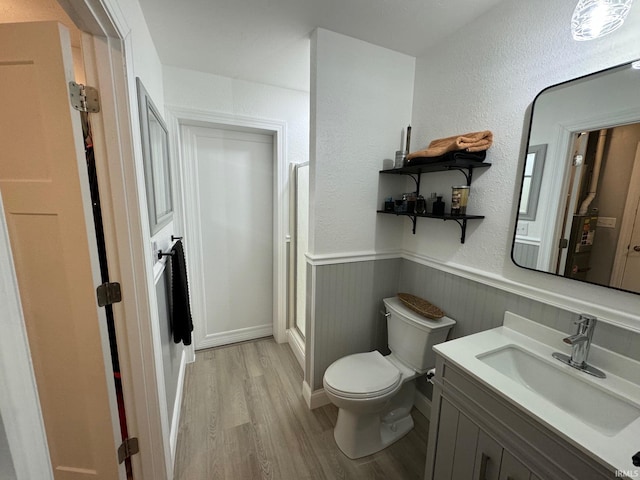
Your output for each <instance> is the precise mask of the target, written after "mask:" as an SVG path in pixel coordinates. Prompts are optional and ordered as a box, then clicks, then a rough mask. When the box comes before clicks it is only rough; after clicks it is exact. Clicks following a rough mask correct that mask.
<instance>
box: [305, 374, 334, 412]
mask: <svg viewBox="0 0 640 480" xmlns="http://www.w3.org/2000/svg"><path fill="white" fill-rule="evenodd" d="M302 396H303V397H304V401H305V402H306V403H307V407H309V410H313V409H316V408H319V407H324V406H325V405H329V404H330V403H331V400H329V397H327V394H326V393H325V391H324V388H321V389H320V390H316V391H315V392H313V393H312V392H311V387H310V386H309V384H308V383H307V382H306V381H305V382H302Z"/></svg>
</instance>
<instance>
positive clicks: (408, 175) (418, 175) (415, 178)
mask: <svg viewBox="0 0 640 480" xmlns="http://www.w3.org/2000/svg"><path fill="white" fill-rule="evenodd" d="M407 177H411V178H412V179H413V181H414V182H416V195H420V174H417V175H414V174H413V173H407ZM414 233H415V232H414Z"/></svg>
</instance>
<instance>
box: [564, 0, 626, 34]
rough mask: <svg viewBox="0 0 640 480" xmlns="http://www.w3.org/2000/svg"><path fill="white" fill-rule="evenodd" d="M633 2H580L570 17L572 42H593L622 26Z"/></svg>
mask: <svg viewBox="0 0 640 480" xmlns="http://www.w3.org/2000/svg"><path fill="white" fill-rule="evenodd" d="M631 3H633V0H580V1H579V2H578V5H576V9H575V10H574V11H573V17H571V33H572V35H573V39H574V40H578V41H581V40H593V39H594V38H598V37H602V36H604V35H607V34H609V33H611V32H613V31H614V30H617V29H618V28H620V27H621V26H622V23H623V22H624V19H625V18H626V17H627V14H628V13H629V10H630V9H631Z"/></svg>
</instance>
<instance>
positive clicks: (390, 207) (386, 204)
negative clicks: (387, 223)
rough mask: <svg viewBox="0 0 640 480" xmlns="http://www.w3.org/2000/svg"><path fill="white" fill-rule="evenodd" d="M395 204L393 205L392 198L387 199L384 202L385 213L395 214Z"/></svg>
mask: <svg viewBox="0 0 640 480" xmlns="http://www.w3.org/2000/svg"><path fill="white" fill-rule="evenodd" d="M394 207H395V203H393V199H392V198H391V197H389V198H387V199H386V200H385V201H384V211H385V212H393V211H395V208H394Z"/></svg>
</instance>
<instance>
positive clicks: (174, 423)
mask: <svg viewBox="0 0 640 480" xmlns="http://www.w3.org/2000/svg"><path fill="white" fill-rule="evenodd" d="M186 369H187V352H186V350H185V349H184V348H183V349H182V357H181V358H180V370H179V372H178V385H177V386H176V399H175V401H174V402H173V415H172V418H171V432H170V436H169V447H170V448H171V465H172V466H173V465H174V463H175V459H176V444H177V443H178V442H177V440H178V428H179V426H180V407H181V406H182V395H183V392H184V376H185V371H186Z"/></svg>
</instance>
